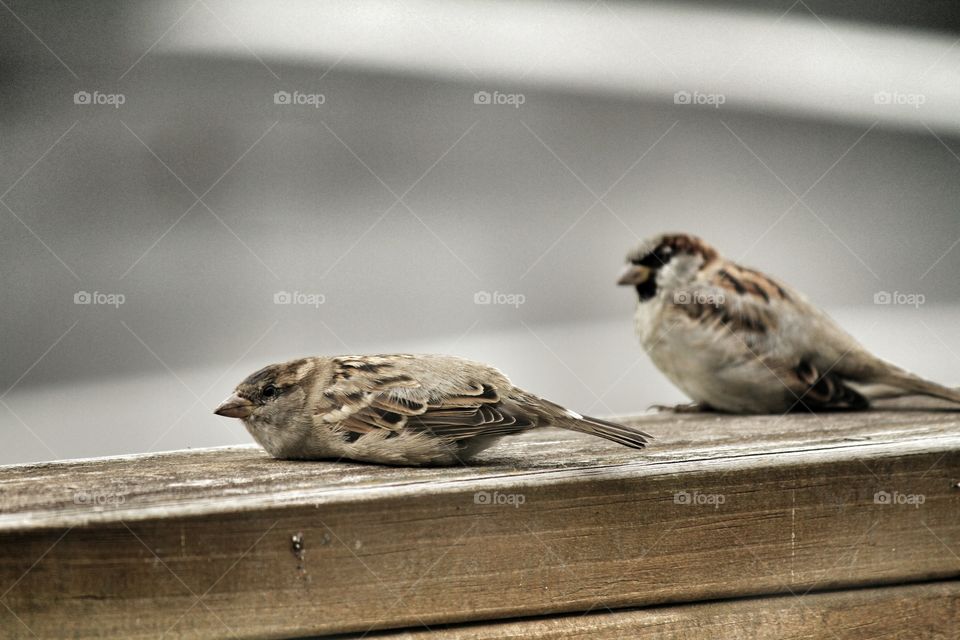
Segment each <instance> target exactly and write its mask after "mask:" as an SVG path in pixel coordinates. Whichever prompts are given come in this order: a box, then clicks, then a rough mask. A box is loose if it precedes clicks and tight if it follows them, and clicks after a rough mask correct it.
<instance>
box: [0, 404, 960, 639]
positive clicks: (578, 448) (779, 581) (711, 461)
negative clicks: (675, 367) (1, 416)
mask: <svg viewBox="0 0 960 640" xmlns="http://www.w3.org/2000/svg"><path fill="white" fill-rule="evenodd" d="M958 417H960V415H958V414H957V413H953V412H945V411H916V410H891V411H876V412H870V413H862V414H834V415H829V416H811V415H797V416H787V417H755V418H738V417H729V416H713V415H685V416H672V415H671V416H659V415H657V416H644V417H641V418H637V419H635V420H634V422H641V423H643V425H644V428H645V430H647V431H649V432H651V433H653V434H654V435H656V436H658V440H657V441H656V443H655V446H653V447H651V448H650V449H649V450H647V451H644V452H635V451H632V450H629V449H625V448H621V447H617V446H616V445H612V444H607V443H605V442H601V441H597V440H595V439H589V438H586V437H579V436H577V435H573V434H566V433H562V432H549V431H545V432H544V433H542V434H539V435H531V436H525V437H523V438H517V439H514V440H512V441H504V443H503V444H502V445H500V446H498V447H497V448H496V449H494V450H492V451H491V452H490V454H489V455H488V456H487V457H486V458H485V459H484V461H483V464H481V465H479V466H473V467H469V468H467V467H463V468H452V469H398V468H386V467H377V466H372V465H358V464H345V463H316V462H315V463H302V462H301V463H294V462H284V461H277V460H272V459H270V458H269V457H267V456H266V455H265V454H263V452H262V451H260V450H259V449H256V448H252V447H249V448H243V447H241V448H224V449H212V450H204V451H187V452H174V453H168V454H160V455H152V456H134V457H126V458H119V459H102V460H88V461H76V462H65V463H47V464H40V465H21V466H13V467H5V468H3V469H2V470H0V506H2V509H0V594H2V596H0V604H2V605H4V606H0V629H2V630H3V635H4V636H5V637H6V636H7V635H9V636H11V637H33V635H31V634H35V635H36V636H39V637H64V636H70V637H102V636H104V635H106V636H123V637H156V636H159V635H162V634H167V635H168V636H170V637H217V636H222V637H289V636H296V635H307V634H311V633H315V634H320V633H342V632H364V631H366V630H368V629H385V628H402V627H417V626H420V625H424V624H426V625H430V626H433V625H436V624H442V623H458V622H469V621H479V620H492V619H502V618H509V617H525V616H531V615H545V614H559V613H562V612H584V611H605V610H606V609H607V608H610V609H614V608H623V607H637V606H650V605H662V604H666V603H680V602H694V601H699V600H708V599H717V598H731V597H743V596H752V595H760V594H784V593H789V592H791V591H792V592H795V593H803V592H806V591H808V590H814V591H815V590H823V589H838V588H847V587H858V586H865V585H882V584H895V583H903V582H907V581H917V580H931V579H949V578H955V577H958V576H960V557H958V555H957V553H958V551H960V490H958V488H957V483H958V481H960V423H958ZM881 491H885V492H888V493H890V494H891V496H892V500H891V502H894V504H883V503H877V502H876V501H875V494H877V492H881ZM478 492H483V493H479V494H478ZM495 492H496V495H495ZM894 492H896V495H895V496H894ZM478 495H479V496H481V497H480V498H478ZM677 496H681V499H680V501H679V502H678V500H677ZM686 496H689V499H687V498H685V497H686ZM916 496H922V500H923V502H922V504H917V502H918V500H919V498H916ZM484 498H489V501H488V502H486V503H485V502H484V500H483V499H484ZM478 500H479V502H478ZM897 500H900V501H906V500H911V502H901V503H899V504H898V503H896V502H897ZM498 502H499V503H498ZM294 538H296V540H297V542H295V540H294Z"/></svg>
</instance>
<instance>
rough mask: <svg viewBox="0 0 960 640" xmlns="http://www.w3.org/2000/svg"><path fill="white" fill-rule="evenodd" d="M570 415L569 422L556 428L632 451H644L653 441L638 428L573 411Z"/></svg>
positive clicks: (564, 421) (561, 423)
mask: <svg viewBox="0 0 960 640" xmlns="http://www.w3.org/2000/svg"><path fill="white" fill-rule="evenodd" d="M569 414H570V418H569V419H568V420H563V421H561V422H558V423H557V425H556V426H558V427H562V428H564V429H569V430H571V431H579V432H580V433H587V434H589V435H592V436H598V437H600V438H604V439H606V440H611V441H613V442H616V443H618V444H622V445H624V446H626V447H630V448H631V449H643V448H644V447H645V446H647V443H648V442H650V440H652V439H653V436H651V435H650V434H648V433H644V432H643V431H641V430H639V429H637V428H636V427H629V426H627V425H624V424H618V423H616V422H608V421H606V420H601V419H599V418H591V417H590V416H581V415H580V414H577V413H573V412H572V411H570V412H569Z"/></svg>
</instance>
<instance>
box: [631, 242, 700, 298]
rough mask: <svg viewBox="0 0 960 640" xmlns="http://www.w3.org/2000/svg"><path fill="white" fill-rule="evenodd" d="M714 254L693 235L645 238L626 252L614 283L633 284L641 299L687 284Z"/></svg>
mask: <svg viewBox="0 0 960 640" xmlns="http://www.w3.org/2000/svg"><path fill="white" fill-rule="evenodd" d="M717 258H718V254H717V251H716V250H715V249H714V248H713V247H711V246H710V245H709V244H707V243H706V242H704V241H703V240H701V239H700V238H698V237H696V236H692V235H688V234H685V233H663V234H660V235H657V236H654V237H652V238H647V239H646V240H644V241H643V242H641V243H640V244H639V245H637V247H636V248H635V249H634V250H633V251H631V252H630V253H629V254H627V267H626V269H624V271H623V273H622V274H621V275H620V279H619V280H617V284H618V285H622V286H632V287H635V288H636V290H637V296H638V297H639V298H640V301H641V302H643V301H645V300H650V299H651V298H653V297H654V296H656V295H657V292H658V291H671V290H674V289H677V288H681V287H685V286H687V285H689V284H691V283H692V282H693V280H694V279H695V278H696V277H697V274H698V273H699V271H700V269H701V268H702V267H703V266H704V265H705V264H707V263H709V262H711V261H713V260H715V259H717Z"/></svg>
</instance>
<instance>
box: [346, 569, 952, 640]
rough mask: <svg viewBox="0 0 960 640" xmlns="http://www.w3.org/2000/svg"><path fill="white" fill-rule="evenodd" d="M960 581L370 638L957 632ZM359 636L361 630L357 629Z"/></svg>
mask: <svg viewBox="0 0 960 640" xmlns="http://www.w3.org/2000/svg"><path fill="white" fill-rule="evenodd" d="M958 634H960V583H957V582H937V583H928V584H920V585H909V586H902V587H882V588H874V589H855V590H851V591H834V592H830V593H816V594H809V595H806V596H797V597H794V596H779V597H766V598H751V599H748V600H728V601H720V602H709V603H703V604H689V605H676V606H670V607H652V608H650V609H639V610H631V611H614V612H607V611H602V612H596V613H590V614H587V615H565V616H557V617H555V618H539V619H535V620H521V621H516V622H503V623H488V624H478V625H469V626H462V627H454V628H439V629H433V630H432V631H426V630H422V631H419V632H409V631H407V632H402V633H390V632H387V633H376V632H375V633H372V634H370V635H368V636H367V638H370V639H371V640H401V639H403V640H427V639H428V638H429V639H430V640H512V639H519V638H532V639H534V640H568V639H573V640H576V639H577V638H590V639H591V640H620V639H621V638H633V639H636V640H645V639H652V638H674V639H677V640H715V639H716V638H724V639H726V640H788V639H790V638H794V639H800V638H806V639H815V638H825V639H831V640H868V639H869V640H874V639H876V638H900V639H903V638H925V639H927V640H954V639H955V638H956V637H957V635H958ZM354 637H356V636H354Z"/></svg>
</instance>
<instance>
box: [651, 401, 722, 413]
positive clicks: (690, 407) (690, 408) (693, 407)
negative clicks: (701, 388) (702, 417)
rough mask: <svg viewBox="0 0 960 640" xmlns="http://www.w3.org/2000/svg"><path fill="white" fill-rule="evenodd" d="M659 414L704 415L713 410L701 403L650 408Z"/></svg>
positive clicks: (659, 405)
mask: <svg viewBox="0 0 960 640" xmlns="http://www.w3.org/2000/svg"><path fill="white" fill-rule="evenodd" d="M650 408H651V409H655V410H656V411H660V412H669V413H706V412H710V411H714V408H713V407H711V406H710V405H708V404H706V403H703V402H688V403H686V404H676V405H667V404H655V405H652V406H651V407H650Z"/></svg>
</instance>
